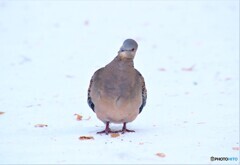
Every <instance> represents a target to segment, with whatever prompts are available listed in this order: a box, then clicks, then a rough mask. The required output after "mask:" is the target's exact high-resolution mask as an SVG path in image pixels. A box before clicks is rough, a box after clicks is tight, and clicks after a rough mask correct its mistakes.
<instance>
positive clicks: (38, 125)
mask: <svg viewBox="0 0 240 165" xmlns="http://www.w3.org/2000/svg"><path fill="white" fill-rule="evenodd" d="M47 126H48V125H47V124H36V125H35V126H34V127H41V128H42V127H47Z"/></svg>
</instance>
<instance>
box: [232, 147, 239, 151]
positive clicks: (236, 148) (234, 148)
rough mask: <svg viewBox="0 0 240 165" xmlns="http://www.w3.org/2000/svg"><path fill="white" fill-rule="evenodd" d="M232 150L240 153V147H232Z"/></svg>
mask: <svg viewBox="0 0 240 165" xmlns="http://www.w3.org/2000/svg"><path fill="white" fill-rule="evenodd" d="M232 149H233V150H237V151H240V147H233V148H232Z"/></svg>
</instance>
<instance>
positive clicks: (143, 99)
mask: <svg viewBox="0 0 240 165" xmlns="http://www.w3.org/2000/svg"><path fill="white" fill-rule="evenodd" d="M136 71H137V74H138V75H139V76H140V80H141V82H142V105H141V106H140V108H139V114H140V113H141V112H142V110H143V107H144V106H145V105H146V102H147V89H146V86H145V81H144V78H143V76H142V75H141V73H140V72H139V71H138V70H136Z"/></svg>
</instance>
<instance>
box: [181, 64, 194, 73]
mask: <svg viewBox="0 0 240 165" xmlns="http://www.w3.org/2000/svg"><path fill="white" fill-rule="evenodd" d="M194 68H195V65H192V66H191V67H189V68H182V71H187V72H191V71H193V69H194Z"/></svg>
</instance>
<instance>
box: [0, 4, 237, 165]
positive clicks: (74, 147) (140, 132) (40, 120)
mask: <svg viewBox="0 0 240 165" xmlns="http://www.w3.org/2000/svg"><path fill="white" fill-rule="evenodd" d="M127 38H133V39H135V40H136V41H137V42H138V44H139V49H138V52H137V55H136V58H135V67H136V68H137V69H138V70H139V71H140V72H141V73H142V75H143V76H144V78H145V81H146V87H147V90H148V100H147V105H146V107H145V108H144V109H143V112H142V113H141V114H140V115H139V116H138V118H137V119H136V120H135V121H134V122H132V123H130V124H128V127H129V129H134V130H135V131H136V132H135V133H126V134H124V135H120V136H119V137H117V138H112V137H111V136H107V135H97V134H96V132H97V131H101V130H102V129H104V124H103V123H102V122H100V121H99V120H98V119H97V118H96V116H95V114H94V113H93V111H92V110H91V109H90V108H89V107H88V105H87V102H86V100H87V89H88V84H89V81H90V78H91V76H92V74H93V73H94V71H95V70H97V69H98V68H100V67H102V66H105V65H106V64H107V63H108V62H110V61H111V60H112V59H113V58H114V57H115V56H116V54H117V51H118V49H119V48H120V46H121V44H122V42H123V41H124V40H125V39H127ZM0 76H1V78H0V112H5V113H4V114H2V115H0V164H9V163H15V164H20V163H23V164H33V163H41V164H42V163H48V164H49V163H53V164H61V163H67V164H70V163H78V164H81V163H95V164H97V163H110V164H113V163H114V164H115V163H120V164H124V163H135V164H139V163H140V164H143V163H151V164H168V163H172V164H181V163H183V164H188V163H190V164H196V163H199V164H215V163H216V164H222V163H223V162H217V161H214V162H211V161H210V157H211V156H216V157H222V156H223V157H237V158H238V159H240V158H239V1H237V0H226V1H224V0H219V1H217V0H216V1H214V0H211V1H210V0H209V1H201V0H199V1H198V0H194V1H186V0H179V1H177V0H172V1H165V0H163V1H123V2H120V1H114V2H111V1H75V0H71V1H67V0H66V1H65V0H59V1H57V0H50V1H40V0H38V1H30V0H25V1H7V0H0ZM75 113H77V114H81V115H82V116H83V119H87V118H88V117H91V119H90V120H82V121H77V120H76V116H74V114H75ZM36 124H47V125H48V127H44V128H36V127H34V126H35V125H36ZM121 127H122V126H121V125H111V128H112V129H121ZM80 136H93V137H94V140H88V141H81V140H79V139H78V138H79V137H80ZM234 147H235V148H236V147H238V148H237V149H238V150H236V149H233V148H234ZM156 153H164V154H165V157H158V156H156ZM224 163H229V164H232V163H239V160H238V161H234V162H231V161H227V162H224Z"/></svg>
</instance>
